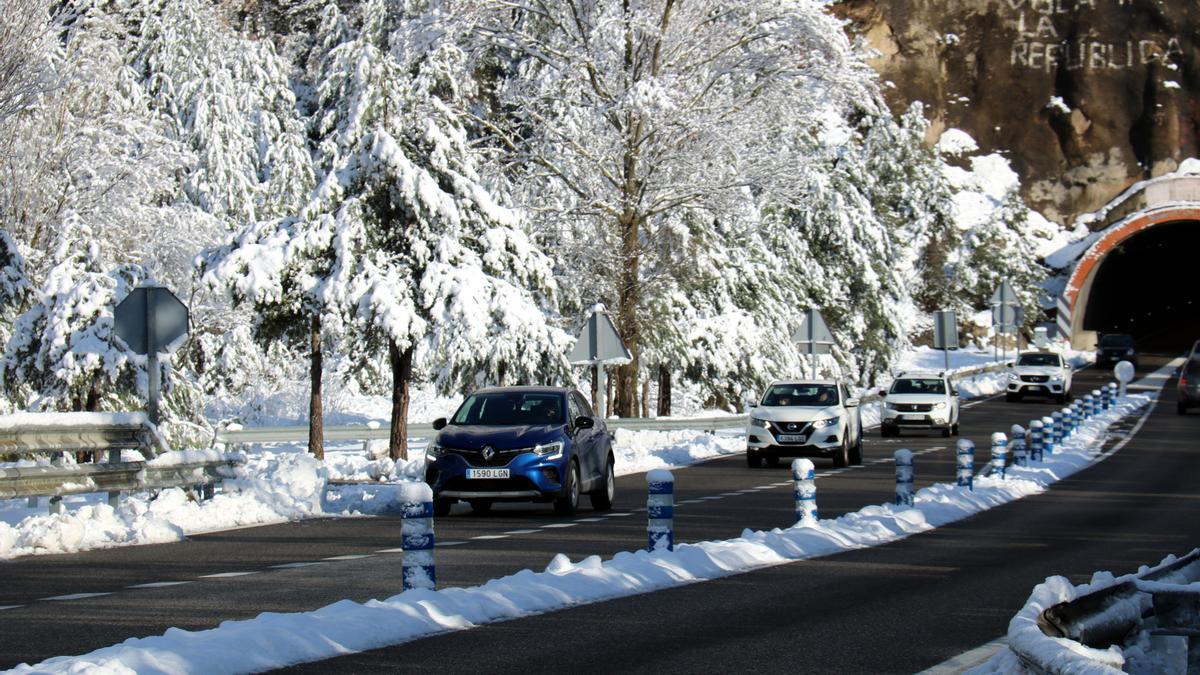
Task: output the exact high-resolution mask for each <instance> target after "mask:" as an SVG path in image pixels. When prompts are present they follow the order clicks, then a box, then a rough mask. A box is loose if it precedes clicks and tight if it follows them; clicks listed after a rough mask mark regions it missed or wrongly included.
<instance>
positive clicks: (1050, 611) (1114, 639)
mask: <svg viewBox="0 0 1200 675" xmlns="http://www.w3.org/2000/svg"><path fill="white" fill-rule="evenodd" d="M1198 562H1200V549H1194V550H1193V551H1192V552H1190V553H1188V554H1187V555H1185V556H1183V557H1182V558H1179V559H1178V560H1175V561H1174V562H1172V563H1169V564H1166V565H1161V566H1159V567H1156V568H1154V569H1151V570H1148V571H1146V572H1145V573H1143V574H1140V575H1138V576H1137V577H1136V578H1135V579H1131V580H1126V581H1123V582H1121V583H1118V584H1114V585H1112V586H1108V587H1106V588H1102V589H1100V590H1098V591H1094V592H1092V593H1088V594H1087V595H1081V596H1079V597H1078V598H1075V599H1074V600H1070V601H1068V602H1060V603H1058V604H1057V605H1053V606H1051V607H1047V608H1046V609H1044V610H1042V613H1041V614H1040V615H1038V619H1037V625H1038V628H1039V629H1041V632H1042V634H1043V635H1045V636H1046V637H1048V638H1064V639H1067V640H1072V641H1074V642H1078V643H1080V644H1083V645H1086V646H1088V647H1092V648H1094V649H1100V650H1103V649H1107V648H1108V647H1110V646H1112V645H1114V644H1118V643H1120V642H1121V641H1122V640H1123V639H1124V638H1125V636H1127V635H1128V634H1129V633H1130V631H1132V630H1134V629H1135V628H1136V627H1137V626H1138V625H1139V624H1140V623H1141V621H1142V619H1143V618H1145V617H1144V616H1143V614H1142V612H1137V611H1133V612H1131V611H1129V606H1130V605H1129V604H1128V602H1127V601H1128V600H1130V599H1131V598H1133V597H1134V596H1135V595H1137V594H1138V593H1149V594H1153V593H1154V592H1155V591H1154V589H1152V588H1151V589H1150V590H1149V591H1148V590H1147V586H1146V584H1145V583H1144V582H1153V581H1156V580H1158V579H1162V578H1164V577H1167V576H1169V575H1172V574H1175V573H1177V572H1180V571H1181V570H1183V569H1185V568H1187V567H1188V566H1190V565H1193V564H1196V563H1198ZM1192 576H1196V573H1193V575H1192ZM1146 604H1147V605H1150V604H1151V603H1150V601H1149V600H1148V601H1147V603H1146ZM1153 604H1154V605H1157V604H1158V603H1157V602H1155V603H1153ZM1009 647H1010V648H1011V649H1012V651H1013V653H1014V654H1016V656H1017V658H1018V659H1020V660H1021V662H1022V664H1023V665H1024V666H1025V667H1026V668H1027V669H1028V670H1030V671H1032V672H1035V673H1046V674H1054V675H1058V674H1059V673H1066V672H1068V671H1069V672H1075V671H1074V670H1071V664H1070V663H1065V662H1062V661H1060V660H1056V659H1053V658H1051V657H1049V656H1047V655H1046V654H1045V653H1044V652H1041V651H1034V650H1027V649H1023V648H1022V645H1021V643H1016V644H1014V643H1011V642H1010V645H1009Z"/></svg>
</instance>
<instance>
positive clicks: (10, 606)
mask: <svg viewBox="0 0 1200 675" xmlns="http://www.w3.org/2000/svg"><path fill="white" fill-rule="evenodd" d="M24 606H25V605H0V612H3V611H4V610H6V609H18V608H21V607H24Z"/></svg>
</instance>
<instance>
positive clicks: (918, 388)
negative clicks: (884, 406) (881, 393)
mask: <svg viewBox="0 0 1200 675" xmlns="http://www.w3.org/2000/svg"><path fill="white" fill-rule="evenodd" d="M888 393H889V394H944V393H946V381H945V380H943V379H941V378H920V377H904V378H901V379H899V380H896V381H895V382H893V383H892V388H891V389H890V390H888Z"/></svg>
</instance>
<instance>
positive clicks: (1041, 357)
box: [1017, 354, 1062, 367]
mask: <svg viewBox="0 0 1200 675" xmlns="http://www.w3.org/2000/svg"><path fill="white" fill-rule="evenodd" d="M1017 365H1018V366H1054V367H1059V366H1062V357H1060V356H1059V355H1058V354H1022V355H1021V356H1020V357H1019V358H1017Z"/></svg>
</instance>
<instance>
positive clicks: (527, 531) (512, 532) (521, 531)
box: [504, 530, 539, 534]
mask: <svg viewBox="0 0 1200 675" xmlns="http://www.w3.org/2000/svg"><path fill="white" fill-rule="evenodd" d="M538 531H539V530H508V531H507V532H505V533H504V534H534V533H536V532H538Z"/></svg>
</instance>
